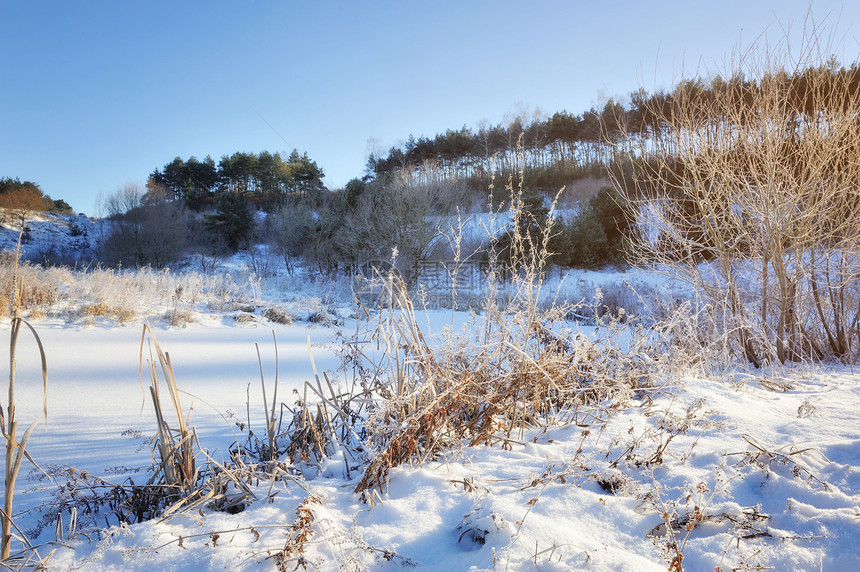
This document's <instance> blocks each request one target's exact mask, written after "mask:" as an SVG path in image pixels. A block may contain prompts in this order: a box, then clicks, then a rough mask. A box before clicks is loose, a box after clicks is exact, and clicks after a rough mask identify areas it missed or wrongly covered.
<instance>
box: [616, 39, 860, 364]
mask: <svg viewBox="0 0 860 572" xmlns="http://www.w3.org/2000/svg"><path fill="white" fill-rule="evenodd" d="M807 29H808V30H812V31H811V33H809V34H807V35H806V37H804V39H803V41H802V43H801V45H800V46H799V50H796V49H790V48H793V46H790V45H789V43H788V41H787V40H786V41H785V42H783V43H779V44H777V45H771V44H769V43H768V42H767V41H766V39H760V40H759V41H758V42H757V43H755V44H753V46H752V47H751V48H750V49H749V50H746V51H743V52H738V54H736V56H735V57H734V59H733V61H732V62H731V63H730V64H729V68H728V69H727V70H725V71H724V72H723V73H722V74H716V73H712V74H710V75H709V76H707V79H704V80H702V79H700V78H695V79H688V80H684V81H682V82H680V83H679V84H678V86H677V87H676V88H675V90H674V91H673V92H672V93H671V94H669V97H668V98H667V101H668V103H666V102H665V101H664V102H661V103H660V105H657V104H653V105H651V107H650V108H649V110H648V111H649V112H650V113H653V114H654V116H655V117H656V118H657V120H656V122H655V125H656V126H657V127H656V128H655V129H654V131H653V133H652V135H651V137H648V138H642V137H641V136H640V137H638V138H636V137H634V136H631V137H630V138H628V140H627V141H626V142H625V144H626V145H627V146H628V148H632V149H634V157H635V158H634V159H633V160H632V163H633V169H632V170H631V171H627V173H626V174H625V173H622V172H621V171H617V172H616V173H615V175H614V177H615V183H616V186H617V188H618V190H619V191H620V192H621V194H622V195H623V196H624V199H626V200H627V201H628V202H629V203H630V204H633V205H634V209H633V211H632V213H633V216H635V217H636V218H637V219H638V221H637V222H638V227H639V232H638V233H637V235H636V236H635V237H634V241H635V243H634V244H633V248H632V251H633V253H635V254H636V255H638V257H639V260H640V261H642V262H648V263H654V262H656V263H661V264H665V265H667V267H669V268H671V269H672V272H675V273H676V274H677V275H678V276H680V277H681V278H683V279H685V280H687V281H688V282H689V283H691V284H692V285H694V286H695V287H697V288H698V289H699V290H700V291H701V292H704V293H705V294H706V295H707V297H708V299H709V300H710V302H711V304H712V308H713V311H714V312H717V313H718V315H720V316H724V317H725V320H723V321H722V323H724V324H726V326H727V329H726V331H727V332H729V334H730V336H731V337H730V339H731V340H733V346H734V347H736V348H738V349H739V351H740V353H741V354H742V355H743V356H744V357H745V358H746V359H747V360H749V361H750V362H751V363H753V364H755V365H756V366H758V365H760V364H762V363H765V362H768V361H771V360H774V359H775V360H778V361H780V362H785V361H789V360H799V359H810V358H812V359H821V358H827V357H837V358H839V359H842V360H846V361H847V360H852V359H854V357H855V356H856V346H857V344H856V342H857V338H858V334H860V332H858V319H860V310H858V307H860V281H858V278H860V245H858V238H860V159H858V158H860V120H858V112H859V111H860V81H858V80H860V69H858V67H857V65H856V64H855V65H854V66H852V67H851V68H850V69H849V70H846V69H844V68H840V67H839V66H838V64H836V63H835V62H834V60H833V59H832V58H830V57H828V56H827V54H830V53H832V52H831V51H830V49H829V46H828V45H827V44H826V42H825V41H824V39H823V38H824V35H823V34H822V33H821V30H820V29H817V28H816V26H815V25H814V24H813V25H811V26H808V27H807ZM725 78H727V79H725ZM852 344H853V347H854V349H853V350H852Z"/></svg>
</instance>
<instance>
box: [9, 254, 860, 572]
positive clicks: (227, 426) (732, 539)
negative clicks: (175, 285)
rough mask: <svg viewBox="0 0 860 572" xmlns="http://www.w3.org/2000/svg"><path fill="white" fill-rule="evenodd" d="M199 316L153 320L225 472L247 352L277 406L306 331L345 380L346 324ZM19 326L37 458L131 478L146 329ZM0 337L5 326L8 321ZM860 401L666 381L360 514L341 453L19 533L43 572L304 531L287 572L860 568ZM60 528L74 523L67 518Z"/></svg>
mask: <svg viewBox="0 0 860 572" xmlns="http://www.w3.org/2000/svg"><path fill="white" fill-rule="evenodd" d="M231 264H239V262H238V261H234V262H232V263H231ZM619 281H628V282H630V283H634V284H651V285H655V284H656V283H657V281H656V280H655V279H653V277H649V276H648V275H644V274H630V273H609V272H606V273H575V274H572V275H570V276H569V277H568V278H567V279H566V280H565V281H564V282H563V283H562V284H575V285H577V286H576V290H575V292H580V293H581V292H587V291H590V290H593V289H594V288H595V287H597V286H600V287H601V288H603V289H607V290H608V289H609V288H612V287H617V284H618V282H619ZM556 284H557V278H555V277H551V279H550V285H551V287H555V285H556ZM311 290H313V288H312V289H311ZM572 292H573V291H572ZM317 294H318V292H317ZM571 295H573V294H571ZM260 296H261V298H262V300H263V301H267V302H268V303H272V304H273V303H276V302H277V301H278V300H290V301H291V302H290V303H291V304H293V305H294V306H296V307H300V306H301V304H302V303H301V300H300V298H301V296H308V299H309V300H310V299H313V298H312V297H310V296H311V293H310V292H308V293H302V294H300V295H293V294H290V293H289V292H278V293H274V292H262V293H261V295H260ZM329 303H331V302H329ZM340 304H341V308H340V312H339V315H340V316H343V317H348V316H355V312H354V311H353V309H352V308H351V307H349V304H348V302H347V301H341V302H340ZM168 309H169V306H167V305H166V306H165V307H164V308H162V309H161V311H159V310H158V309H157V308H156V309H149V310H147V313H148V315H160V314H161V313H163V312H164V311H167V310H168ZM194 312H195V317H194V320H193V321H192V322H190V323H188V324H187V325H186V327H183V328H167V327H166V326H165V325H164V323H163V322H157V323H155V322H154V323H153V325H154V330H155V335H156V336H157V339H158V342H159V343H160V344H161V346H162V347H163V348H164V349H165V350H166V351H168V352H169V353H170V356H171V360H172V363H173V365H174V369H175V373H176V379H177V382H178V384H179V387H180V389H181V390H183V392H184V393H183V396H182V399H183V400H184V401H183V406H184V407H188V406H190V405H191V404H192V402H193V404H194V405H193V413H192V415H191V421H192V425H194V426H195V427H196V429H197V432H198V436H199V441H200V443H201V445H202V446H203V447H205V448H206V449H207V450H208V452H209V454H210V455H211V456H212V457H213V458H215V459H218V460H222V459H224V458H225V457H226V456H227V449H228V447H229V446H230V445H231V444H232V443H233V442H234V441H235V440H236V439H242V438H243V433H242V432H241V430H240V429H239V427H238V426H237V425H236V423H237V422H246V421H248V419H249V418H250V422H251V427H252V429H254V430H255V431H261V430H262V426H263V398H262V395H261V388H260V372H259V366H258V361H257V353H256V349H255V344H259V347H260V351H261V358H262V363H263V368H264V376H265V378H266V381H267V383H268V384H271V383H272V382H273V380H274V373H275V372H274V362H275V358H274V350H273V341H272V330H273V329H274V331H275V335H276V337H277V341H278V359H279V363H280V368H279V377H280V383H281V388H280V401H283V402H284V403H286V404H288V405H292V404H293V402H294V401H295V399H296V397H297V395H296V394H292V393H291V389H296V390H298V391H301V388H302V386H303V384H304V382H305V381H308V380H312V379H313V371H312V369H311V365H310V359H309V351H308V336H310V340H311V344H312V352H313V356H314V359H315V362H316V365H317V367H318V368H319V369H320V370H321V371H327V372H328V374H329V376H330V377H331V378H332V379H333V380H336V379H340V376H341V374H339V373H338V372H337V367H338V364H339V361H338V359H337V356H336V354H335V350H336V345H335V344H334V343H333V342H332V340H333V339H334V338H335V335H336V333H337V330H338V329H339V328H342V329H344V330H346V331H349V330H350V329H351V328H353V327H354V322H352V321H350V319H346V321H345V322H344V323H343V324H342V326H334V325H321V324H314V323H310V322H308V321H307V320H305V319H303V318H302V316H299V318H300V319H299V320H298V321H296V322H295V323H294V324H291V325H279V324H273V323H270V322H268V321H266V320H264V319H261V316H260V315H259V314H260V313H261V310H260V309H259V308H258V309H257V310H256V314H255V316H256V317H257V319H255V320H253V321H249V322H241V321H240V322H237V321H236V320H234V319H233V318H232V317H230V316H228V315H225V314H224V313H219V312H216V311H212V312H208V311H207V310H206V308H205V306H204V305H198V306H196V307H195V308H194ZM32 322H33V324H34V326H35V327H36V329H37V330H38V332H39V335H40V336H41V337H42V341H43V343H44V346H45V349H46V352H47V356H48V369H49V376H50V386H49V390H48V422H47V431H44V426H42V425H40V426H39V428H38V429H37V431H36V433H34V435H33V437H32V440H31V442H30V446H29V451H30V453H31V454H32V456H33V458H34V459H35V460H36V462H38V463H39V464H40V465H41V466H42V468H43V469H46V470H47V471H48V472H50V473H52V474H53V475H54V479H55V482H56V483H58V484H59V483H61V482H62V481H63V480H64V478H65V477H64V476H63V473H62V471H61V470H60V468H61V467H62V466H64V465H70V466H74V467H76V468H77V469H78V470H81V471H87V472H89V473H91V474H93V475H98V476H104V477H105V478H107V479H109V480H112V481H114V482H120V481H121V480H122V479H124V478H126V477H131V478H134V479H135V480H136V482H141V481H144V480H145V479H146V475H147V471H150V470H151V468H150V467H151V453H150V450H149V446H148V444H147V441H146V437H150V436H152V434H153V432H154V428H155V419H154V415H153V412H152V405H151V403H150V401H149V400H148V399H144V397H143V394H142V392H141V388H140V385H139V383H138V373H139V370H138V368H139V364H138V357H139V351H140V338H141V323H140V320H139V319H138V320H135V321H132V322H131V323H128V324H125V325H112V324H111V322H110V321H109V320H96V321H95V323H94V325H90V326H84V325H82V324H81V323H80V322H75V321H69V320H64V319H60V318H58V317H57V316H51V315H49V316H47V317H42V318H35V319H33V320H32ZM419 322H421V323H424V320H423V317H422V319H420V320H419ZM464 323H467V316H466V315H465V313H454V314H451V313H450V312H444V311H439V312H431V314H430V317H429V320H428V322H427V324H428V330H430V331H435V332H438V331H440V330H441V328H442V327H443V326H444V325H448V324H453V325H454V327H455V328H459V327H460V326H461V324H464ZM0 325H2V328H5V331H7V332H8V325H9V322H8V320H3V321H0ZM571 325H572V326H575V325H574V324H571ZM583 332H584V333H586V334H590V333H591V330H590V329H588V328H585V329H583ZM18 364H19V370H18V391H17V395H16V401H17V415H18V418H19V419H20V423H21V425H22V426H26V425H28V424H29V423H30V422H31V421H35V420H40V419H41V418H42V414H41V399H42V395H41V389H40V387H39V381H38V370H37V358H36V354H35V346H34V345H33V343H32V342H31V341H30V338H29V336H28V335H27V334H26V333H25V334H22V342H21V345H20V346H19V350H18ZM144 384H146V381H144ZM270 397H271V396H270ZM4 402H5V400H4ZM857 403H860V372H858V373H855V372H854V371H852V369H851V368H848V367H842V366H839V367H836V366H834V367H823V368H814V367H811V366H804V367H796V368H789V369H785V370H773V371H752V372H750V371H746V370H744V369H741V368H738V369H737V370H735V371H729V372H725V373H723V374H721V375H719V376H710V377H708V376H702V375H692V374H689V375H682V376H677V377H667V378H666V380H665V383H664V384H663V385H662V386H660V387H659V388H656V389H655V390H654V391H653V392H651V393H650V394H647V395H646V394H643V395H639V396H637V398H636V399H635V400H634V401H633V407H630V408H628V409H623V410H618V411H614V412H611V411H610V412H609V413H611V415H610V414H607V415H606V416H605V417H604V418H602V419H601V420H600V421H599V422H595V423H593V424H591V425H589V426H588V427H580V426H576V425H568V426H558V427H550V428H547V429H542V428H535V429H532V430H528V431H524V432H523V433H522V434H521V435H516V436H515V438H514V439H512V440H509V441H506V442H503V443H497V444H496V446H493V447H489V446H475V447H465V446H462V447H460V448H456V449H454V450H451V451H450V452H449V453H448V454H447V455H445V456H444V457H441V458H437V459H434V460H431V461H428V462H426V463H425V464H424V465H423V466H414V467H410V466H401V467H397V468H394V469H393V470H392V471H391V474H390V482H389V487H388V490H387V491H386V492H384V493H383V494H382V495H380V497H379V498H377V499H373V500H372V501H371V502H369V503H368V502H363V501H362V499H361V498H360V497H359V495H357V494H355V493H354V492H353V490H354V488H355V486H356V484H357V482H358V480H359V479H360V478H361V470H360V469H361V468H360V467H355V466H353V467H351V471H350V474H349V475H347V474H345V473H346V471H345V464H344V460H343V458H342V457H336V458H333V459H331V460H328V461H326V462H324V463H323V466H322V467H321V470H320V471H319V472H318V473H317V472H316V471H308V470H306V468H305V470H304V472H302V471H297V472H296V476H293V477H290V478H287V479H285V480H279V481H276V482H258V483H256V484H255V486H254V487H253V492H254V494H255V495H256V498H257V501H256V502H254V503H252V504H250V505H248V506H247V507H246V508H245V510H243V511H241V512H239V513H237V514H228V513H225V512H218V511H215V510H212V509H209V508H203V509H202V510H201V511H200V512H196V511H195V512H193V513H192V514H181V515H179V516H176V517H175V518H172V519H163V520H158V519H155V520H151V521H147V522H143V523H140V524H135V525H132V526H130V527H116V526H112V527H109V528H108V527H105V528H103V529H102V530H92V529H90V530H89V531H86V530H84V531H83V532H86V533H87V534H86V535H84V534H78V535H73V537H72V538H65V539H64V540H63V542H61V543H50V541H53V540H54V537H55V529H54V528H53V526H51V527H48V528H46V529H45V530H44V531H43V532H42V533H41V535H40V536H38V538H37V537H35V536H33V537H32V538H31V540H33V541H34V542H40V543H45V542H49V543H48V544H44V545H43V546H42V547H41V548H40V549H39V552H40V554H41V555H45V554H47V553H49V552H51V551H52V550H54V553H53V556H52V557H51V559H50V561H49V567H50V568H51V569H55V570H86V571H89V570H137V571H147V572H148V571H161V570H182V571H185V570H189V571H191V570H195V571H196V570H274V569H278V567H279V564H278V562H277V560H276V558H275V557H274V556H275V555H276V554H278V553H280V552H282V551H283V550H284V548H285V546H286V545H287V544H288V539H289V538H290V537H292V538H296V536H297V535H298V534H300V533H306V536H307V538H306V540H307V541H306V542H304V544H303V545H302V546H303V553H301V554H299V553H293V554H291V555H290V557H289V558H288V559H287V561H286V562H284V563H283V564H282V566H283V569H286V570H292V569H294V568H296V567H298V568H299V569H301V568H302V567H303V566H304V567H306V568H307V569H315V570H400V569H404V568H407V569H408V568H414V569H417V570H440V571H441V570H546V571H555V570H606V571H610V570H612V571H614V570H630V571H642V570H644V571H647V570H655V571H659V570H664V571H665V570H669V569H670V568H671V566H673V565H674V566H675V568H674V570H681V569H682V567H683V570H694V571H695V570H707V571H712V570H721V571H723V572H726V571H728V570H831V571H843V570H853V569H856V568H857V563H858V562H860V546H858V544H857V542H856V539H857V538H858V537H860V423H858V415H857ZM282 460H284V461H285V462H287V463H289V460H288V459H287V458H283V459H282ZM31 469H32V467H31V466H30V465H28V464H26V463H25V467H24V472H25V473H26V475H25V476H26V477H27V478H23V479H22V481H21V482H19V484H18V495H17V496H16V503H15V514H16V522H17V524H18V525H19V526H20V527H21V528H22V529H23V530H32V529H33V528H34V527H35V526H36V523H37V521H38V518H39V516H38V512H36V511H34V510H32V509H34V508H36V507H38V506H40V505H41V504H42V503H44V502H46V501H48V500H50V498H51V493H52V490H53V487H54V485H53V484H52V483H51V482H50V481H49V480H46V479H39V478H38V475H39V473H38V471H35V470H31ZM299 475H301V476H299ZM63 525H64V530H65V531H68V525H69V522H68V517H65V520H64V521H63ZM681 555H682V556H683V559H681V558H680V556H681Z"/></svg>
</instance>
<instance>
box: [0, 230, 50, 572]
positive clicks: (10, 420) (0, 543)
mask: <svg viewBox="0 0 860 572" xmlns="http://www.w3.org/2000/svg"><path fill="white" fill-rule="evenodd" d="M23 233H24V226H23V220H22V224H21V233H20V234H19V236H18V249H17V250H16V252H15V255H14V258H13V259H12V261H11V270H12V275H11V279H10V281H9V290H8V293H7V296H8V311H9V316H10V317H11V318H12V333H11V338H10V341H9V401H8V402H7V404H6V407H5V409H4V408H2V407H0V429H2V433H3V438H4V440H5V445H6V447H5V448H6V457H5V466H4V480H5V487H4V491H3V510H2V512H0V560H2V561H3V563H4V565H7V566H8V565H10V564H12V563H14V566H15V567H17V568H25V567H32V568H43V567H44V564H45V562H46V561H47V559H48V558H50V555H48V556H47V557H41V556H40V555H39V552H38V548H37V547H34V546H33V545H32V544H30V541H29V540H28V539H27V537H26V536H25V535H24V534H23V532H21V530H20V529H19V528H18V527H17V526H16V525H15V523H14V522H13V519H12V514H13V513H12V504H13V499H14V496H15V484H16V481H17V479H18V473H19V472H20V470H21V464H22V463H23V461H24V457H26V458H27V459H28V460H29V461H30V462H31V463H33V465H35V466H37V467H38V465H36V463H35V461H33V458H32V457H30V455H29V453H27V449H26V447H27V442H28V441H29V439H30V435H31V434H32V433H33V430H34V429H35V428H36V425H37V424H38V421H34V422H33V423H31V424H30V426H29V427H28V428H27V429H26V430H25V431H24V434H23V436H21V437H20V440H19V437H18V420H17V419H16V417H15V382H16V379H15V373H16V351H17V346H18V335H19V334H20V331H21V326H26V328H27V329H29V330H30V332H31V333H32V334H33V337H34V338H35V340H36V344H37V345H38V347H39V354H40V357H41V361H42V383H43V390H44V401H43V410H44V415H45V423H46V424H47V421H48V366H47V360H46V357H45V350H44V348H43V347H42V340H41V339H40V338H39V335H38V334H37V333H36V330H35V329H34V328H33V326H31V325H30V323H29V322H27V321H26V320H24V319H23V318H22V317H21V304H22V301H21V300H19V299H18V297H17V294H18V293H19V292H22V291H23V288H22V287H21V282H20V280H19V276H18V274H17V269H18V260H19V256H20V249H21V237H22V236H23ZM13 528H14V529H15V531H16V533H13V532H12V529H13ZM13 539H15V540H18V541H19V542H21V543H22V544H23V550H21V551H20V552H19V553H18V554H16V555H15V557H14V558H13V557H12V552H11V550H12V541H13Z"/></svg>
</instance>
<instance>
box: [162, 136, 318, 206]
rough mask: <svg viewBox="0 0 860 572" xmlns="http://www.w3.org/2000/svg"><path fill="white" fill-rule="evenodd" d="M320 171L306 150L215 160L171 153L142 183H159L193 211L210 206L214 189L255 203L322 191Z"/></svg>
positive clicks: (262, 153) (250, 154) (261, 203)
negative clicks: (167, 161)
mask: <svg viewBox="0 0 860 572" xmlns="http://www.w3.org/2000/svg"><path fill="white" fill-rule="evenodd" d="M323 176H324V173H323V170H322V169H321V168H320V167H319V166H317V164H316V162H315V161H313V160H311V159H310V158H309V157H308V155H307V153H304V154H302V155H300V154H299V153H298V151H296V150H293V152H292V153H291V154H290V155H289V156H287V157H286V158H285V157H284V156H282V155H281V154H280V153H270V152H269V151H263V152H261V153H259V154H256V153H244V152H237V153H233V154H232V155H230V156H227V155H224V156H223V157H221V160H220V161H219V162H218V164H217V165H216V164H215V161H214V160H213V159H212V157H210V156H208V155H207V156H206V158H204V159H203V160H202V161H200V160H199V159H197V158H196V157H193V156H192V157H190V158H189V159H188V160H182V158H180V157H176V158H175V159H173V161H171V162H170V163H167V164H166V165H164V167H162V168H161V169H155V171H153V172H152V173H151V174H150V175H149V180H148V183H147V186H149V187H152V186H161V187H163V188H164V189H166V190H167V191H169V192H170V193H172V196H173V198H174V199H175V200H179V201H182V202H184V203H185V204H186V205H188V206H189V207H192V208H194V209H199V208H202V207H203V206H205V205H209V204H212V203H213V201H214V200H215V196H216V195H217V194H218V193H219V192H231V193H238V194H241V195H243V196H245V197H246V198H247V199H248V200H252V201H254V202H255V203H257V204H258V205H266V204H268V203H277V202H279V201H280V200H282V199H283V198H284V197H290V196H302V195H306V194H315V193H320V192H322V191H323V190H324V189H325V187H324V185H323V183H322V178H323Z"/></svg>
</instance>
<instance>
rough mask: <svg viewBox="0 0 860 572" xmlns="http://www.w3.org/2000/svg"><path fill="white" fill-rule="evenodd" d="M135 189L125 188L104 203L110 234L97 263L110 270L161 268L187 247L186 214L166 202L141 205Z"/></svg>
mask: <svg viewBox="0 0 860 572" xmlns="http://www.w3.org/2000/svg"><path fill="white" fill-rule="evenodd" d="M143 196H144V195H143V193H141V191H140V189H139V188H138V187H137V186H135V185H126V186H125V187H123V188H122V189H119V190H118V191H116V192H115V193H114V194H112V195H110V196H109V197H107V199H105V201H104V207H105V209H106V211H107V215H108V217H109V219H110V220H109V223H108V224H109V231H108V232H109V234H107V236H105V237H103V238H102V240H101V244H100V245H99V255H100V256H99V257H100V259H101V260H102V261H103V262H105V263H106V264H109V265H111V266H119V265H124V266H147V265H149V266H154V267H156V268H161V267H164V266H165V265H167V264H169V263H171V262H173V261H174V260H176V259H177V258H179V257H180V256H181V255H182V254H183V252H184V250H185V247H186V244H187V232H186V227H187V223H188V214H187V211H186V209H185V208H184V207H183V206H182V205H181V204H179V203H175V202H172V201H168V200H158V201H154V200H153V201H146V203H144V202H143V200H142V199H143Z"/></svg>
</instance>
